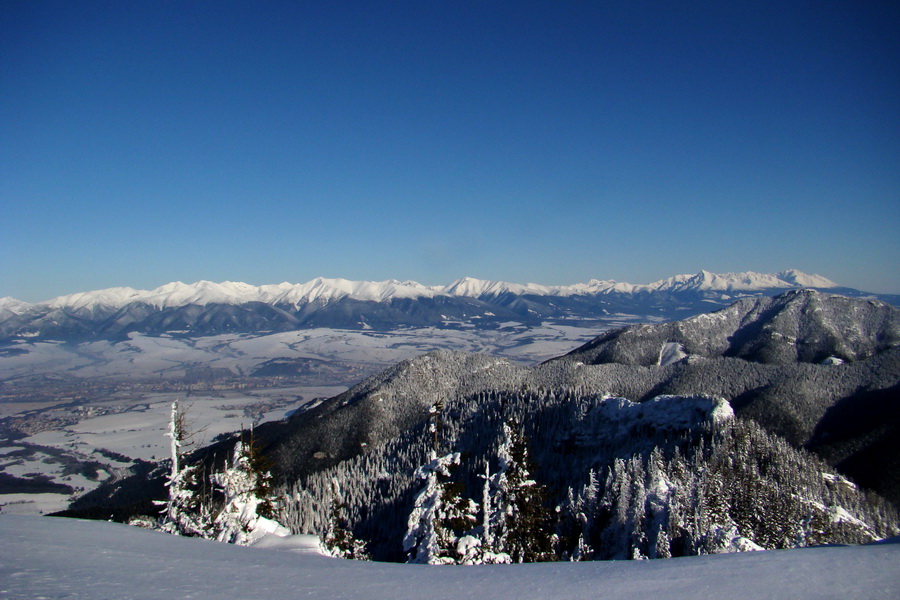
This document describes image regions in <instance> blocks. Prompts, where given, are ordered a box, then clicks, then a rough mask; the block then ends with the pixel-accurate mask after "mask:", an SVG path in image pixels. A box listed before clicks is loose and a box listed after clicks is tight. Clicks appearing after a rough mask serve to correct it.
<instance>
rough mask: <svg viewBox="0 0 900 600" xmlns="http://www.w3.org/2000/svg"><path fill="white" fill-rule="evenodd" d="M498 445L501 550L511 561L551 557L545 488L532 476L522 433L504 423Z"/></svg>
mask: <svg viewBox="0 0 900 600" xmlns="http://www.w3.org/2000/svg"><path fill="white" fill-rule="evenodd" d="M504 437H505V440H504V443H503V444H502V445H501V452H500V453H501V464H503V463H505V465H504V468H503V470H502V478H501V492H502V496H503V499H502V502H503V507H504V511H503V513H504V514H505V523H504V527H503V533H504V535H503V538H502V548H501V549H502V551H504V552H506V553H507V554H509V555H510V557H511V558H512V560H513V562H539V561H546V560H552V559H553V554H552V548H551V543H552V536H551V530H550V525H551V519H550V512H549V511H548V510H547V505H546V502H547V492H546V488H545V487H544V486H542V485H540V484H538V483H537V482H536V481H535V480H534V479H533V477H532V472H533V469H534V466H533V464H532V462H531V459H530V457H529V455H528V444H527V442H526V439H525V435H524V433H523V432H522V431H521V429H519V427H518V426H517V425H515V424H513V425H509V424H504Z"/></svg>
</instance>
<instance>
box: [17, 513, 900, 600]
mask: <svg viewBox="0 0 900 600" xmlns="http://www.w3.org/2000/svg"><path fill="white" fill-rule="evenodd" d="M0 539H3V542H4V543H3V544H0V598H4V599H9V600H13V599H17V600H25V599H29V600H34V599H37V598H46V599H51V598H68V599H71V600H78V599H85V600H88V599H90V600H96V599H98V598H116V599H118V600H155V599H157V598H160V599H161V598H167V599H168V598H194V599H196V600H203V599H219V598H224V597H229V598H242V599H244V600H255V599H259V600H279V599H281V598H301V597H303V598H330V599H341V598H354V599H372V600H377V599H385V600H403V599H406V598H408V599H411V600H421V599H422V598H434V599H443V598H446V599H448V600H449V599H453V600H456V599H458V598H465V597H472V596H474V597H478V598H504V599H519V600H539V599H546V598H566V599H572V598H597V597H599V598H605V599H608V600H615V599H618V598H639V597H654V598H666V600H680V599H686V600H687V599H690V600H701V599H704V598H715V599H720V598H772V599H780V598H784V599H786V600H787V599H791V600H796V599H803V598H810V599H813V598H815V599H817V600H820V599H828V598H834V599H846V598H897V597H900V572H898V569H897V565H898V564H900V544H875V545H869V546H840V547H834V546H832V547H820V548H803V549H797V550H778V551H766V552H747V553H740V554H720V555H707V556H696V557H686V558H673V559H664V560H649V561H598V562H581V563H534V564H522V565H479V566H425V565H401V564H387V563H374V562H361V561H350V560H342V559H336V558H330V557H326V556H321V555H319V554H318V553H317V552H316V550H315V543H314V540H311V539H310V538H309V537H308V536H294V537H291V538H286V539H280V540H278V541H277V543H275V544H273V545H267V544H266V542H267V541H268V538H264V540H263V543H261V544H260V545H258V546H256V547H243V546H235V545H232V544H221V543H217V542H213V541H209V540H202V539H198V538H184V537H179V536H173V535H167V534H164V533H159V532H152V531H146V530H142V529H139V528H136V527H129V526H127V525H120V524H114V523H106V522H98V521H78V520H73V519H54V518H48V517H25V516H15V515H2V516H0Z"/></svg>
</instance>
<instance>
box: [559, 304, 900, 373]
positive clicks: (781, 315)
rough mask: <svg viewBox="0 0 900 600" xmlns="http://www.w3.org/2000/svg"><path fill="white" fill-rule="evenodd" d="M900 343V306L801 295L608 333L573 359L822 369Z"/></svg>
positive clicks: (739, 305)
mask: <svg viewBox="0 0 900 600" xmlns="http://www.w3.org/2000/svg"><path fill="white" fill-rule="evenodd" d="M898 343H900V311H898V309H897V308H896V307H894V306H892V305H890V304H887V303H884V302H880V301H878V300H859V299H855V298H848V297H846V296H839V295H836V294H827V293H822V292H816V291H813V290H797V291H790V292H786V293H784V294H781V295H779V296H776V297H774V298H770V297H762V298H747V299H744V300H740V301H738V302H736V303H734V304H732V305H731V306H729V307H727V308H724V309H722V310H719V311H716V312H713V313H707V314H702V315H698V316H696V317H693V318H689V319H685V320H683V321H676V322H672V323H662V324H658V325H635V326H632V327H627V328H624V329H618V330H614V331H610V332H608V333H606V334H604V335H601V336H600V337H598V338H597V339H595V340H593V341H591V342H589V343H588V344H586V345H584V346H582V347H581V348H578V349H576V350H574V351H572V352H571V353H570V354H569V355H568V357H569V358H571V359H572V360H578V361H580V362H583V363H586V364H602V363H619V364H626V365H642V366H650V365H656V364H660V363H666V362H668V361H672V360H673V359H679V358H683V357H684V355H687V356H699V357H703V358H718V357H735V358H742V359H744V360H748V361H752V362H759V363H766V364H789V363H797V362H805V363H819V362H822V361H823V360H827V359H830V358H837V359H840V360H844V361H855V360H862V359H865V358H868V357H870V356H874V355H876V354H878V353H879V352H882V351H884V350H887V349H889V348H893V347H895V346H896V345H897V344H898ZM674 345H680V348H677V349H676V348H673V346H674Z"/></svg>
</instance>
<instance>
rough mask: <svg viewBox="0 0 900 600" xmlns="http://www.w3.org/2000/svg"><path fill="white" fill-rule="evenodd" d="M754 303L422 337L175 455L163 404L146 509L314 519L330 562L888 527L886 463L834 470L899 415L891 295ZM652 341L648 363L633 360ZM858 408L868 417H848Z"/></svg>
mask: <svg viewBox="0 0 900 600" xmlns="http://www.w3.org/2000/svg"><path fill="white" fill-rule="evenodd" d="M754 302H755V304H754V303H752V302H750V303H748V301H744V302H743V304H742V303H738V304H737V305H734V306H733V307H731V308H729V309H725V310H723V311H719V312H718V313H712V314H711V315H702V316H701V317H696V318H694V319H690V320H688V321H684V322H678V323H673V324H662V325H655V326H639V327H633V328H627V329H624V330H620V331H618V332H614V333H612V334H607V335H604V336H601V338H598V339H597V340H595V341H594V342H591V343H590V344H588V345H586V346H585V347H584V348H583V349H581V350H578V351H575V352H573V353H571V354H570V355H567V356H565V357H561V358H560V359H558V360H554V361H549V362H548V363H545V364H543V365H539V366H536V367H534V368H525V367H521V366H517V365H514V364H512V363H509V362H507V361H505V360H502V359H498V358H495V357H490V356H486V355H473V354H466V353H462V352H449V351H439V352H434V353H429V354H426V355H423V356H421V357H419V358H416V359H413V360H411V361H404V362H403V363H400V364H398V365H397V366H395V367H394V368H392V369H389V370H388V371H386V372H384V373H382V374H381V375H378V376H375V377H372V378H370V379H368V380H366V381H364V382H362V383H361V384H359V385H358V386H356V387H355V388H352V389H351V390H349V391H347V392H345V393H344V394H341V395H339V396H337V397H335V398H332V399H329V400H326V401H323V402H320V403H316V404H313V405H309V406H306V407H304V408H303V409H302V410H300V411H298V412H296V413H295V414H294V415H293V416H291V417H290V418H289V419H288V420H286V421H284V422H277V423H268V424H264V425H262V426H260V427H259V428H257V429H256V430H255V431H252V432H244V433H242V434H241V435H240V436H239V437H235V438H232V439H229V440H224V441H221V442H219V443H217V444H214V445H213V446H210V447H207V448H201V449H196V451H195V452H193V453H192V454H191V455H189V456H185V457H184V458H185V459H186V460H182V458H181V453H182V452H183V450H182V449H181V444H182V441H183V440H185V439H186V437H187V436H188V435H189V432H187V431H185V430H184V427H183V423H184V421H183V419H181V417H180V415H179V413H178V410H177V407H173V415H172V424H171V427H170V433H169V436H170V437H171V439H172V452H173V458H174V460H173V461H172V462H171V465H170V471H169V473H168V475H167V484H166V485H167V493H168V500H164V501H162V502H161V504H162V506H163V514H162V516H161V517H160V520H159V521H156V522H154V520H153V519H149V520H148V519H143V520H142V521H143V523H144V524H145V525H147V524H150V525H152V526H160V525H159V524H161V526H162V527H163V528H164V529H166V530H168V531H171V532H174V533H180V534H182V535H190V536H199V537H208V538H215V539H219V540H220V541H230V542H232V543H239V544H251V543H253V542H254V541H256V540H258V539H259V538H260V537H262V536H264V535H266V534H271V533H275V534H276V535H287V534H288V533H295V534H297V533H302V534H313V535H315V536H317V537H318V538H319V539H321V540H322V541H323V543H324V545H325V547H326V549H327V551H328V552H329V553H331V554H332V555H333V556H339V557H344V558H356V559H374V560H378V561H394V562H415V563H429V564H483V563H510V562H547V561H591V560H605V559H653V558H668V557H678V556H688V555H699V554H717V553H723V552H740V551H747V550H760V549H785V548H795V547H804V546H816V545H822V544H860V543H868V542H873V541H876V540H880V539H883V538H888V537H891V536H896V535H898V533H900V518H898V513H897V510H896V506H895V504H893V503H892V500H893V502H896V497H895V496H892V492H893V490H895V489H896V488H895V484H896V481H895V479H894V475H893V473H892V472H891V471H890V467H887V468H885V469H883V470H882V471H881V472H880V474H879V475H878V476H877V481H878V483H879V485H878V486H869V487H877V488H878V492H875V491H873V490H872V489H866V488H865V487H862V486H860V485H858V484H857V483H855V482H854V481H852V479H851V478H848V476H847V475H848V472H849V473H850V474H852V473H853V468H854V466H855V465H858V464H859V463H860V462H861V461H860V457H863V458H864V457H865V456H866V452H871V450H872V448H873V447H875V448H877V447H879V444H881V445H883V444H884V439H885V437H890V436H891V435H892V432H893V431H894V430H895V428H896V419H894V420H891V417H890V416H891V415H892V414H893V413H892V412H891V411H893V410H894V409H893V408H892V407H893V406H895V395H894V394H895V392H894V391H895V390H896V389H897V386H898V381H900V354H898V348H897V345H896V340H897V339H900V337H898V325H897V324H898V322H900V321H898V319H897V309H895V308H893V307H890V306H889V305H885V304H881V303H876V304H873V303H871V302H866V301H861V300H849V299H846V298H841V297H838V296H830V295H821V294H817V293H815V292H804V293H791V294H788V295H785V296H784V297H780V298H776V299H765V300H757V301H754ZM848 302H849V305H848V304H847V303H848ZM736 307H737V308H736ZM736 313H737V314H738V317H737V318H734V315H735V314H736ZM847 315H850V317H849V318H848V317H847ZM729 327H731V328H732V329H734V330H733V331H731V332H730V333H729V331H730V330H729V329H728V328H729ZM822 331H827V332H830V333H831V335H830V337H829V336H824V335H822ZM841 331H852V332H855V333H854V335H842V334H840V332H841ZM788 338H790V339H791V340H793V341H791V342H790V343H789V344H786V343H785V342H784V340H785V339H788ZM716 340H725V341H727V343H725V344H723V343H718V346H717V342H716ZM735 340H741V342H742V346H741V348H742V350H741V351H740V352H732V351H731V350H729V348H733V347H734V341H735ZM698 344H701V345H702V348H700V349H698ZM729 344H730V346H729ZM653 346H655V347H656V348H657V351H656V352H657V356H658V358H657V361H656V364H649V365H648V364H641V363H642V362H646V360H644V359H637V360H635V359H634V358H629V357H640V356H644V355H647V353H648V350H647V348H650V347H653ZM610 349H612V350H610ZM785 349H793V350H791V352H793V354H790V355H789V354H788V353H787V350H785ZM610 351H613V352H614V353H616V356H617V357H618V358H617V359H616V360H612V361H611V360H609V359H606V360H604V359H603V358H602V354H603V353H604V352H606V353H607V354H608V353H609V352H610ZM729 354H731V355H729ZM734 354H737V355H734ZM823 355H824V356H826V357H827V360H821V358H822V356H823ZM813 361H816V362H813ZM591 363H597V364H591ZM873 394H874V395H873ZM626 398H631V399H633V400H634V401H632V400H629V399H626ZM855 407H856V408H859V407H862V408H863V409H864V410H863V411H862V412H868V413H871V414H868V415H856V416H854V417H853V418H851V419H846V418H842V417H841V415H846V414H848V413H853V412H854V408H855ZM885 417H887V418H886V420H885ZM878 420H881V421H883V422H882V423H880V424H879V425H878V426H875V425H873V423H874V422H875V421H878ZM879 436H880V437H879ZM854 461H855V462H854ZM885 462H886V464H888V465H889V464H890V461H885ZM848 465H849V468H848ZM861 472H862V473H863V475H866V473H867V471H865V470H863V471H861ZM868 473H871V469H870V470H869V471H868ZM885 496H886V497H887V498H886V497H885ZM138 521H141V520H140V519H138Z"/></svg>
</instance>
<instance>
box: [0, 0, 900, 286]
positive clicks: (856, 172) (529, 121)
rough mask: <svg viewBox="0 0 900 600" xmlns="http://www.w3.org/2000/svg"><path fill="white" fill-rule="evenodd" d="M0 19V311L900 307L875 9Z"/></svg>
mask: <svg viewBox="0 0 900 600" xmlns="http://www.w3.org/2000/svg"><path fill="white" fill-rule="evenodd" d="M671 4H672V3H659V2H640V1H622V2H615V1H613V2H559V1H553V2H490V1H488V2H485V1H473V2H466V1H454V2H437V1H435V2H431V1H410V2H394V1H390V0H385V1H377V2H372V1H365V2H284V3H282V2H227V1H226V2H201V1H196V0H194V1H190V2H176V3H167V2H130V1H119V0H116V1H112V2H42V1H9V2H3V3H2V4H0V24H2V25H0V27H2V31H3V34H2V35H0V204H2V206H0V208H2V212H0V215H2V224H0V253H2V257H3V259H2V261H0V296H6V295H11V296H14V297H17V298H20V299H24V300H29V301H37V300H44V299H47V298H50V297H53V296H56V295H60V294H66V293H72V292H76V291H84V290H90V289H98V288H103V287H112V286H118V285H128V286H132V287H138V288H152V287H156V286H158V285H161V284H163V283H167V282H169V281H173V280H182V281H186V282H191V281H197V280H200V279H209V280H213V281H223V280H232V281H246V282H248V283H254V284H262V283H277V282H281V281H291V282H302V281H306V280H309V279H311V278H313V277H316V276H320V275H321V276H327V277H345V278H348V279H369V280H382V279H388V278H396V279H401V280H406V279H414V280H417V281H420V282H422V283H426V284H440V283H449V282H450V281H452V280H453V279H456V278H458V277H461V276H465V275H469V276H473V277H479V278H482V279H502V280H507V281H514V282H523V283H524V282H528V281H534V282H539V283H545V284H566V283H575V282H579V281H587V280H588V279H590V278H601V279H607V278H612V279H618V280H621V281H630V282H632V283H647V282H650V281H653V280H656V279H660V278H662V277H666V276H669V275H673V274H676V273H684V272H696V271H698V270H699V269H701V268H703V269H708V270H712V271H744V270H755V271H763V272H775V271H779V270H782V269H785V268H798V269H800V270H803V271H807V272H815V273H820V274H822V275H825V276H827V277H830V278H832V279H834V280H836V281H837V282H839V283H841V284H845V285H849V286H853V287H858V288H861V289H866V290H870V291H876V292H893V293H900V269H898V268H897V265H898V259H900V235H898V233H900V68H898V65H900V41H898V40H900V36H898V35H897V34H896V32H897V31H900V4H898V3H896V2H869V1H867V2H828V1H815V2H808V3H804V2H789V3H774V2H773V3H768V2H747V3H740V2H724V3H723V2H699V1H697V2H687V3H682V4H684V6H671Z"/></svg>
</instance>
